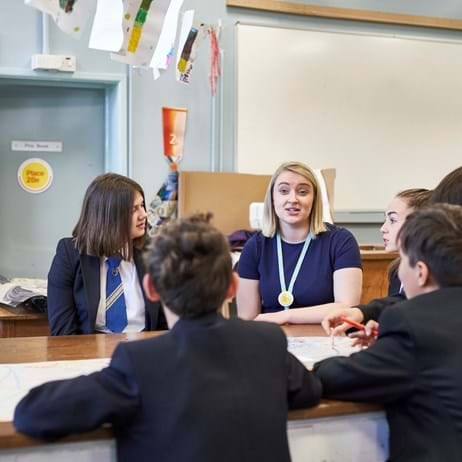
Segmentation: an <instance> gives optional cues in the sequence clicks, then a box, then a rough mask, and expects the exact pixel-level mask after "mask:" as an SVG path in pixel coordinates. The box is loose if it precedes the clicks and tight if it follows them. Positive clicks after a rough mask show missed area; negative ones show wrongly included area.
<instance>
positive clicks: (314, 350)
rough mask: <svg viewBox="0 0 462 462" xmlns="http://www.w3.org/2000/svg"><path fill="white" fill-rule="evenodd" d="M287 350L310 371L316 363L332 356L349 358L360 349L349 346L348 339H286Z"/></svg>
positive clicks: (349, 341)
mask: <svg viewBox="0 0 462 462" xmlns="http://www.w3.org/2000/svg"><path fill="white" fill-rule="evenodd" d="M287 342H288V350H289V351H290V352H291V353H292V354H293V355H294V356H296V357H297V358H298V359H299V360H300V362H302V363H303V364H304V365H305V366H306V367H307V368H308V369H312V368H313V365H314V363H315V362H317V361H321V360H323V359H326V358H330V357H332V356H350V355H351V354H352V353H355V352H356V351H360V350H361V348H360V347H353V346H351V344H352V342H353V340H352V339H350V338H349V337H334V338H333V340H332V337H288V338H287Z"/></svg>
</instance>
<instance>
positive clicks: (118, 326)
mask: <svg viewBox="0 0 462 462" xmlns="http://www.w3.org/2000/svg"><path fill="white" fill-rule="evenodd" d="M121 261H122V259H121V258H120V257H110V258H108V259H107V265H108V268H107V276H106V327H107V328H108V329H110V330H111V331H112V332H122V331H123V330H124V329H125V327H126V326H127V308H126V306H125V297H124V288H123V286H122V279H121V277H120V273H119V265H120V262H121Z"/></svg>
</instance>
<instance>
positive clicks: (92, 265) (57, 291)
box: [47, 238, 167, 335]
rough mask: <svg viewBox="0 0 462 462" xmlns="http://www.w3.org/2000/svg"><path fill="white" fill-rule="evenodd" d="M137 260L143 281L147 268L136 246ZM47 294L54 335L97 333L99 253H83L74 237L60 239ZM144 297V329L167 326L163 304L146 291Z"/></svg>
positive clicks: (49, 316)
mask: <svg viewBox="0 0 462 462" xmlns="http://www.w3.org/2000/svg"><path fill="white" fill-rule="evenodd" d="M134 261H135V266H136V270H137V273H138V279H139V281H140V284H141V281H142V279H143V275H144V268H143V262H142V258H141V251H140V250H138V249H135V252H134ZM142 291H143V290H142ZM47 295H48V323H49V326H50V331H51V335H75V334H93V333H95V323H96V313H97V311H98V304H99V298H100V259H99V257H93V256H90V255H86V254H80V253H79V251H78V250H77V249H76V247H75V245H74V241H73V239H72V238H64V239H61V240H60V241H59V242H58V246H57V248H56V255H55V257H54V258H53V262H52V264H51V268H50V271H49V273H48V294H47ZM143 298H144V303H145V308H146V328H145V330H156V329H167V323H166V321H165V316H164V314H163V310H162V307H161V304H160V303H159V302H151V301H149V300H148V299H147V298H146V295H145V293H144V291H143Z"/></svg>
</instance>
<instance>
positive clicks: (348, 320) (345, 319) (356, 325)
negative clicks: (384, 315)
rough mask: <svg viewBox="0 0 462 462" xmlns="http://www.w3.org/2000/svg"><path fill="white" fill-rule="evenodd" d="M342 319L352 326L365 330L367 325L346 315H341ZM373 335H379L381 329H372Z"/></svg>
mask: <svg viewBox="0 0 462 462" xmlns="http://www.w3.org/2000/svg"><path fill="white" fill-rule="evenodd" d="M339 319H340V321H342V322H346V323H347V324H350V326H353V327H356V329H360V330H364V329H365V328H366V326H365V325H364V324H361V323H360V322H356V321H353V319H350V318H347V317H346V316H340V318H339ZM372 335H373V336H374V337H377V335H379V331H378V330H377V329H375V328H374V329H372Z"/></svg>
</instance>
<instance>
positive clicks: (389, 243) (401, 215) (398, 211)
mask: <svg viewBox="0 0 462 462" xmlns="http://www.w3.org/2000/svg"><path fill="white" fill-rule="evenodd" d="M411 212H412V208H411V207H408V205H407V203H406V202H405V201H404V200H403V199H401V198H399V197H395V198H394V199H393V200H392V201H391V202H390V204H389V205H388V207H387V210H386V212H385V222H384V223H383V225H382V227H381V228H380V232H381V233H382V238H383V243H384V245H385V251H386V252H397V251H398V243H397V242H396V236H397V235H398V231H399V230H400V229H401V226H402V225H403V223H404V221H405V220H406V217H407V216H408V215H409V214H410V213H411Z"/></svg>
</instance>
